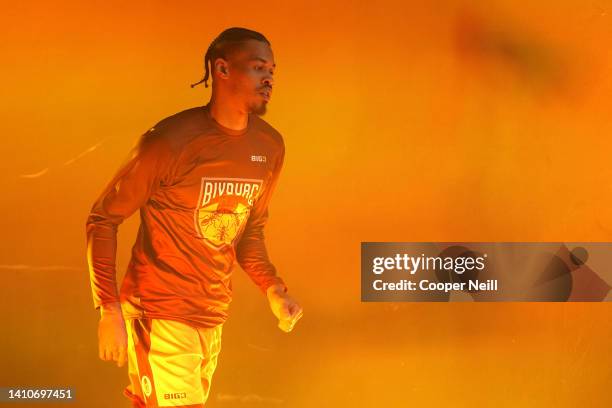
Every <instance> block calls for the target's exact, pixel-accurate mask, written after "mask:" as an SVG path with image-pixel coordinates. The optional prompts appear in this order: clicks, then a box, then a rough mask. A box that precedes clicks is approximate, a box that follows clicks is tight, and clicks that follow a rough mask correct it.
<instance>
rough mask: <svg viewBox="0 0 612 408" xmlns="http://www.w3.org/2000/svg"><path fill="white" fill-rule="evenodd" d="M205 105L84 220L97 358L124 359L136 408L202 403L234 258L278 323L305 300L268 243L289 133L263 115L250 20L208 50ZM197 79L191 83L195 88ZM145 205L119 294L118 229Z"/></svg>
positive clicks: (167, 124)
mask: <svg viewBox="0 0 612 408" xmlns="http://www.w3.org/2000/svg"><path fill="white" fill-rule="evenodd" d="M204 65H205V68H206V72H205V76H204V79H203V80H202V81H200V82H198V83H197V84H199V83H201V82H204V84H205V86H206V87H208V83H207V81H208V78H209V76H211V77H212V96H211V99H210V101H209V102H208V104H207V105H205V106H201V107H196V108H192V109H187V110H185V111H182V112H179V113H177V114H175V115H173V116H170V117H168V118H166V119H163V120H162V121H160V122H159V123H157V124H156V125H155V126H154V127H152V128H151V129H150V130H148V131H147V132H146V133H145V134H144V135H142V137H141V138H140V140H139V141H138V143H137V145H136V147H135V148H134V150H133V152H132V154H131V156H130V157H129V159H128V160H127V161H126V163H125V164H124V165H123V166H122V167H121V168H120V169H119V171H118V172H117V174H116V175H115V177H114V178H113V179H112V180H111V182H110V183H109V184H108V186H107V187H106V189H105V190H104V191H103V192H102V194H101V195H100V197H99V198H98V199H97V200H96V202H95V204H94V205H93V208H92V210H91V213H90V214H89V217H88V219H87V259H88V264H89V271H90V278H91V286H92V292H93V301H94V306H95V307H96V309H99V310H100V313H101V318H100V323H99V328H98V337H99V356H100V358H101V359H102V360H105V361H115V362H116V363H117V365H118V366H123V365H124V364H125V362H126V360H127V362H128V374H129V378H130V385H128V386H127V387H126V389H125V391H124V394H125V395H126V396H127V397H128V398H130V399H131V400H132V403H133V406H134V407H164V406H173V407H178V406H181V407H203V406H204V403H205V402H206V400H207V398H208V395H209V391H210V385H211V379H212V375H213V372H214V370H215V367H216V363H217V356H218V354H219V352H220V345H221V331H222V327H223V323H224V322H225V320H226V319H227V317H228V315H227V311H228V305H229V303H230V301H231V295H232V281H231V272H232V269H233V267H234V264H235V262H236V261H237V262H238V263H239V265H240V266H241V267H242V269H244V271H245V272H246V273H247V274H248V275H249V277H250V278H251V279H252V280H253V282H254V283H255V284H256V285H257V286H258V287H259V289H260V290H261V291H262V292H263V293H265V294H266V295H267V299H268V301H269V305H270V308H271V310H272V312H273V313H274V315H275V316H276V317H277V318H278V321H279V323H278V325H279V328H280V329H281V330H283V331H285V332H290V331H291V330H292V329H293V327H294V325H295V324H296V322H297V321H298V320H299V319H300V318H301V317H302V308H301V307H300V305H299V304H298V303H297V302H296V301H295V300H294V299H292V298H291V297H290V296H289V295H288V293H287V287H286V285H285V283H284V281H283V280H282V279H281V278H280V277H279V276H278V275H277V272H276V269H275V267H274V266H273V264H272V263H271V262H270V260H269V258H268V255H267V251H266V247H265V244H264V233H263V230H264V226H265V224H266V221H267V219H268V204H269V202H270V198H271V196H272V192H273V190H274V187H275V185H276V183H277V180H278V177H279V173H280V171H281V168H282V165H283V159H284V153H285V148H284V143H283V138H282V136H281V135H280V133H278V132H277V131H276V130H275V129H274V128H273V127H272V126H270V125H269V124H268V123H267V122H265V121H264V120H263V119H261V118H260V116H261V115H264V113H265V112H266V106H267V104H268V102H269V100H270V96H271V93H272V89H273V85H274V81H273V75H274V70H275V63H274V56H273V54H272V50H271V48H270V43H269V41H268V40H267V39H266V38H265V37H264V36H263V35H262V34H260V33H258V32H255V31H252V30H248V29H245V28H238V27H234V28H230V29H227V30H225V31H223V32H222V33H221V34H220V35H219V36H218V37H217V38H216V39H215V40H214V41H213V42H212V43H211V44H210V47H209V48H208V51H207V53H206V56H205V59H204ZM197 84H193V85H192V87H193V86H195V85H197ZM137 209H140V220H141V224H140V228H139V230H138V235H137V238H136V243H135V244H134V247H133V249H132V257H131V260H130V263H129V266H128V269H127V272H126V275H125V278H124V279H123V282H122V285H121V289H120V291H118V290H117V285H116V269H115V254H116V247H117V239H116V236H117V228H118V226H119V225H120V224H121V223H122V222H123V221H124V220H125V219H126V218H127V217H129V216H130V215H131V214H133V213H134V212H135V211H136V210H137Z"/></svg>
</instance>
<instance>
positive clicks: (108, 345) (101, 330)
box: [98, 303, 127, 367]
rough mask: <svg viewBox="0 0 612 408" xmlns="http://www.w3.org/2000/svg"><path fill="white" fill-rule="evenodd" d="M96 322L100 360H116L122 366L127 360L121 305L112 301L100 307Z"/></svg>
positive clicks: (125, 335) (125, 334)
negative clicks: (98, 320) (98, 321)
mask: <svg viewBox="0 0 612 408" xmlns="http://www.w3.org/2000/svg"><path fill="white" fill-rule="evenodd" d="M100 313H101V317H100V323H99V324H98V353H99V356H100V359H101V360H104V361H116V362H117V367H123V365H124V364H125V362H126V360H127V332H126V330H125V321H124V320H123V315H122V313H121V305H120V304H119V303H112V304H107V305H102V306H101V307H100Z"/></svg>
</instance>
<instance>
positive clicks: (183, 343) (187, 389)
mask: <svg viewBox="0 0 612 408" xmlns="http://www.w3.org/2000/svg"><path fill="white" fill-rule="evenodd" d="M130 325H131V330H130V331H131V334H132V336H133V339H132V341H133V344H134V355H135V361H136V366H137V371H138V379H139V381H138V382H139V388H140V392H141V393H142V396H143V398H144V400H145V402H146V406H147V407H174V406H193V407H200V406H203V403H204V401H205V394H204V391H203V389H202V383H201V376H202V373H201V369H202V368H201V364H202V359H203V353H202V346H201V343H200V338H199V334H198V330H197V328H195V327H192V326H190V325H187V324H185V323H182V322H177V321H173V320H164V319H134V320H133V321H131V322H130Z"/></svg>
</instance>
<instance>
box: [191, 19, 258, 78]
mask: <svg viewBox="0 0 612 408" xmlns="http://www.w3.org/2000/svg"><path fill="white" fill-rule="evenodd" d="M247 40H257V41H262V42H265V43H266V44H268V45H270V41H268V40H267V38H266V37H264V36H263V34H260V33H258V32H257V31H253V30H249V29H247V28H242V27H232V28H228V29H227V30H225V31H223V32H222V33H221V34H219V35H218V36H217V38H215V39H214V40H213V42H211V43H210V45H209V46H208V50H207V51H206V55H205V56H204V68H205V69H206V72H205V73H204V78H203V79H202V80H201V81H200V82H196V83H195V84H191V87H192V88H193V87H194V86H196V85H199V84H201V83H202V82H204V86H205V87H206V88H208V83H207V81H208V77H209V76H210V71H212V69H213V63H214V62H215V60H216V59H217V58H223V59H227V56H228V55H229V54H231V53H232V52H233V51H234V50H236V49H237V48H238V46H240V45H241V43H243V42H244V41H247Z"/></svg>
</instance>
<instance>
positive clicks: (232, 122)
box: [208, 95, 249, 130]
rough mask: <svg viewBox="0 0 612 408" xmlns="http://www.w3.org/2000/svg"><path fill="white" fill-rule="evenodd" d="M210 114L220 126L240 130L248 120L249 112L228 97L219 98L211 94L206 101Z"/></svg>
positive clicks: (245, 125)
mask: <svg viewBox="0 0 612 408" xmlns="http://www.w3.org/2000/svg"><path fill="white" fill-rule="evenodd" d="M208 108H209V110H210V116H212V118H213V119H214V120H215V121H217V123H219V124H220V125H222V126H225V127H226V128H229V129H234V130H242V129H244V128H246V127H247V125H248V122H249V112H248V111H246V110H245V109H244V107H242V106H239V105H238V104H236V103H235V102H233V101H231V100H229V99H225V98H222V99H219V98H215V96H214V95H213V96H211V98H210V102H209V103H208Z"/></svg>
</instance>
